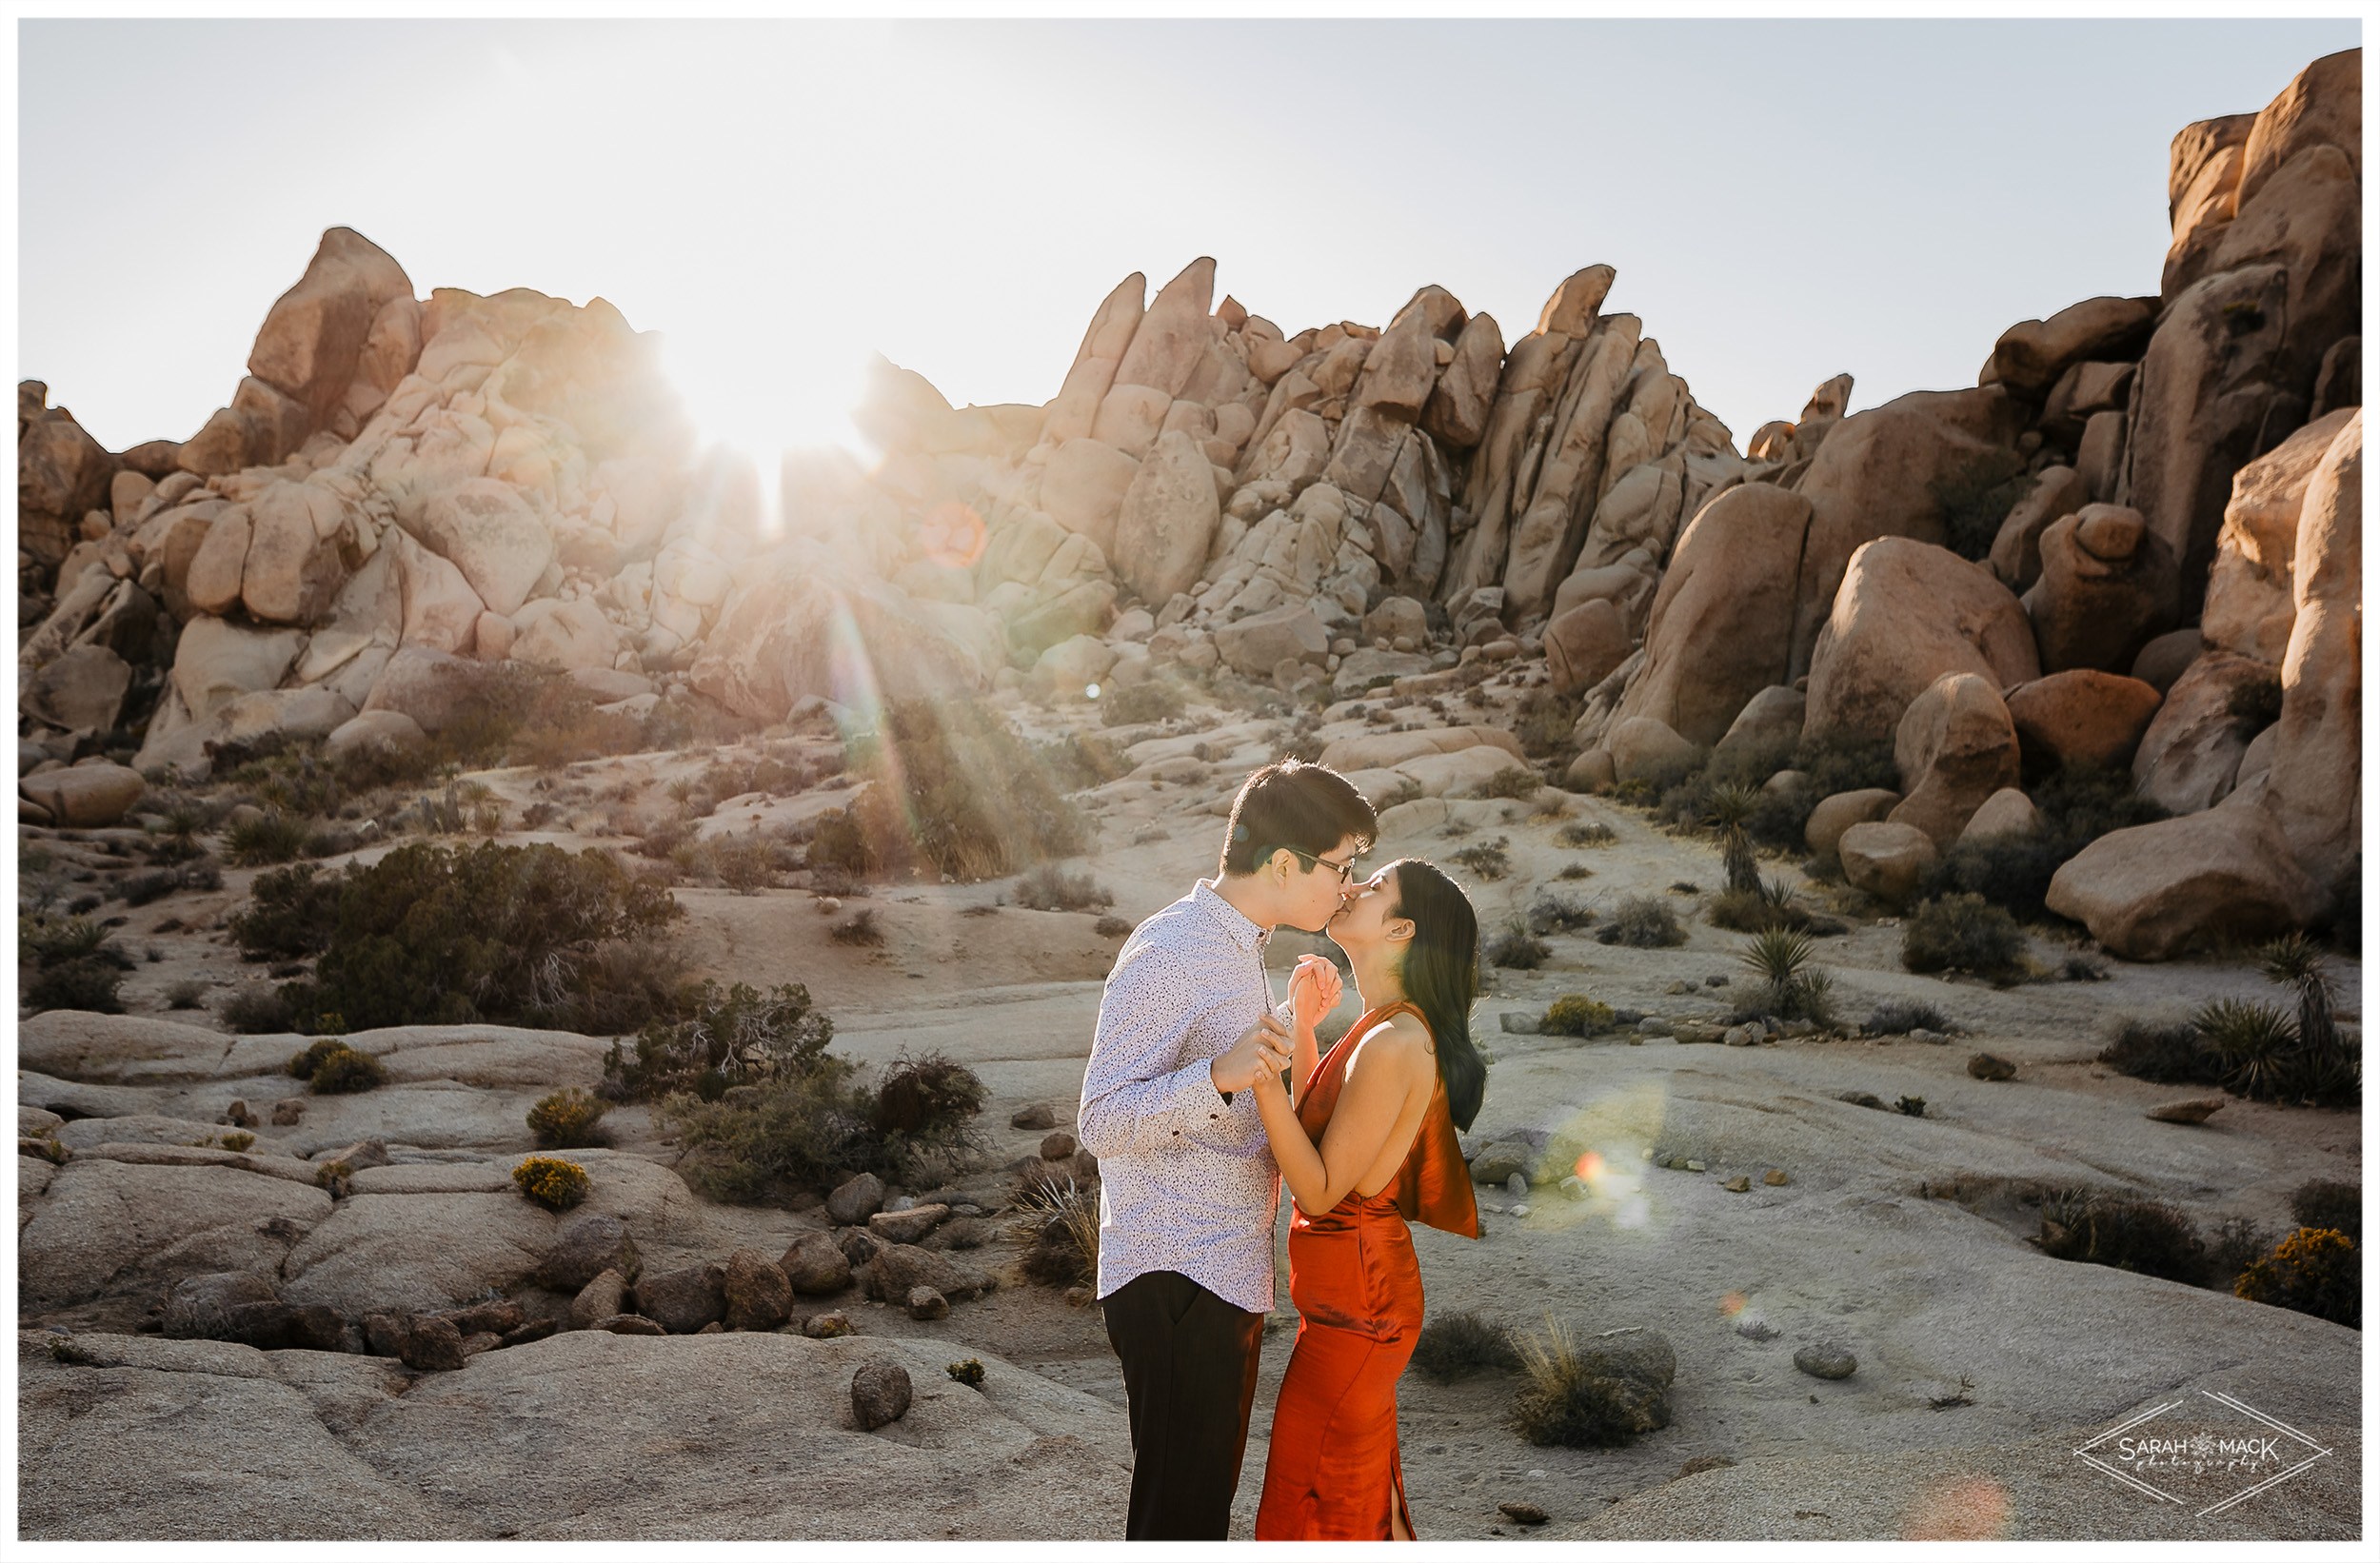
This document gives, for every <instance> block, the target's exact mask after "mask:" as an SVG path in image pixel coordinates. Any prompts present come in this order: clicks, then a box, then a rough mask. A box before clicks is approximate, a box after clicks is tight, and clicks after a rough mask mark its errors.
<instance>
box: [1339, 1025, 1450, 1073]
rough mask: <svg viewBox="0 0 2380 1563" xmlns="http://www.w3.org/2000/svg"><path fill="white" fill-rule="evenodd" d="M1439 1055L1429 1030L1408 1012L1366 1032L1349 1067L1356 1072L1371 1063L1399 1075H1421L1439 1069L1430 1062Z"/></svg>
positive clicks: (1348, 1061)
mask: <svg viewBox="0 0 2380 1563" xmlns="http://www.w3.org/2000/svg"><path fill="white" fill-rule="evenodd" d="M1437 1051H1438V1049H1437V1044H1436V1043H1434V1042H1433V1041H1432V1040H1431V1038H1430V1028H1429V1026H1428V1025H1427V1024H1426V1023H1424V1022H1423V1020H1422V1019H1421V1018H1420V1017H1419V1016H1418V1015H1416V1014H1414V1013H1413V1012H1412V1011H1410V1010H1407V1011H1403V1012H1401V1013H1399V1014H1396V1015H1392V1016H1390V1017H1389V1018H1388V1019H1385V1020H1382V1021H1381V1022H1380V1023H1379V1024H1378V1025H1376V1026H1374V1027H1373V1028H1372V1029H1371V1030H1369V1031H1367V1032H1365V1033H1364V1034H1363V1039H1362V1041H1361V1042H1360V1043H1359V1045H1358V1047H1357V1049H1356V1051H1355V1054H1354V1056H1353V1057H1352V1058H1349V1059H1348V1060H1347V1064H1348V1068H1349V1069H1350V1070H1353V1069H1355V1068H1357V1067H1359V1065H1361V1064H1362V1063H1363V1062H1365V1061H1366V1060H1367V1059H1368V1060H1369V1061H1370V1062H1371V1063H1372V1064H1373V1066H1374V1067H1375V1068H1382V1069H1387V1070H1392V1071H1395V1072H1398V1073H1400V1074H1420V1073H1424V1072H1426V1071H1428V1070H1430V1069H1433V1068H1435V1067H1436V1065H1435V1064H1433V1063H1432V1062H1431V1059H1432V1058H1433V1056H1434V1055H1435V1054H1436V1053H1437Z"/></svg>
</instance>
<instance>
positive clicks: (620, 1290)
mask: <svg viewBox="0 0 2380 1563" xmlns="http://www.w3.org/2000/svg"><path fill="white" fill-rule="evenodd" d="M627 1299H628V1281H627V1277H626V1276H623V1275H621V1274H620V1272H619V1271H617V1270H606V1271H605V1272H604V1273H603V1274H602V1275H600V1276H596V1277H595V1278H594V1279H593V1280H591V1281H588V1282H587V1283H586V1284H585V1286H583V1287H581V1288H579V1295H578V1296H576V1297H574V1298H572V1299H571V1302H570V1328H572V1329H573V1330H594V1329H600V1328H601V1327H602V1326H601V1325H600V1324H599V1323H598V1322H597V1321H598V1320H601V1319H606V1318H610V1317H613V1316H615V1315H618V1314H620V1313H622V1312H624V1311H625V1308H626V1305H627Z"/></svg>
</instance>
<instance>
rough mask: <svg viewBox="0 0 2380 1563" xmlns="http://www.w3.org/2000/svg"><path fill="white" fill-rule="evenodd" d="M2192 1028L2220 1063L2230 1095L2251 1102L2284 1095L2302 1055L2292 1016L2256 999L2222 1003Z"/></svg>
mask: <svg viewBox="0 0 2380 1563" xmlns="http://www.w3.org/2000/svg"><path fill="white" fill-rule="evenodd" d="M2190 1023H2191V1025H2192V1028H2194V1029H2195V1030H2196V1031H2197V1033H2198V1035H2199V1037H2200V1038H2201V1039H2203V1040H2204V1041H2205V1043H2206V1046H2207V1048H2208V1050H2209V1051H2210V1052H2211V1053H2212V1054H2213V1055H2214V1057H2215V1059H2216V1063H2217V1067H2218V1069H2219V1071H2220V1078H2221V1080H2222V1083H2223V1086H2224V1088H2225V1089H2226V1090H2229V1091H2231V1092H2234V1093H2236V1094H2237V1095H2239V1096H2243V1097H2247V1098H2251V1099H2252V1100H2258V1101H2269V1100H2271V1098H2275V1097H2278V1096H2281V1095H2284V1094H2285V1092H2286V1090H2287V1087H2288V1082H2289V1078H2290V1075H2291V1063H2292V1055H2294V1054H2295V1053H2296V1052H2297V1051H2298V1048H2297V1027H2296V1025H2295V1023H2294V1022H2293V1021H2291V1019H2290V1017H2289V1015H2288V1013H2287V1012H2286V1011H2284V1010H2282V1009H2281V1008H2280V1007H2279V1006H2277V1005H2273V1004H2259V1003H2256V1002H2255V1001H2253V1000H2252V999H2215V1000H2214V1001H2213V1002H2212V1003H2210V1004H2206V1005H2203V1006H2201V1007H2200V1008H2199V1010H2198V1012H2197V1013H2196V1014H2194V1015H2192V1017H2191V1018H2190Z"/></svg>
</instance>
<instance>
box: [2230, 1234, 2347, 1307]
mask: <svg viewBox="0 0 2380 1563" xmlns="http://www.w3.org/2000/svg"><path fill="white" fill-rule="evenodd" d="M2231 1293H2232V1295H2233V1296H2241V1297H2245V1298H2247V1299H2248V1300H2249V1301H2250V1302H2264V1303H2271V1305H2272V1306H2274V1307H2276V1308H2292V1309H2295V1310H2296V1311H2297V1312H2298V1313H2301V1314H2311V1315H2312V1316H2314V1317H2316V1318H2327V1319H2329V1320H2330V1322H2331V1323H2333V1324H2344V1325H2346V1326H2347V1327H2348V1328H2349V1329H2350V1330H2360V1329H2362V1328H2363V1327H2364V1279H2363V1265H2362V1262H2361V1258H2360V1256H2358V1255H2357V1254H2356V1252H2355V1242H2354V1239H2352V1238H2350V1237H2348V1236H2347V1235H2346V1234H2345V1233H2343V1232H2330V1231H2325V1230H2322V1229H2320V1228H2315V1227H2299V1228H2298V1229H2297V1230H2296V1231H2295V1232H2292V1233H2291V1234H2290V1235H2289V1236H2288V1237H2284V1238H2282V1239H2281V1241H2280V1244H2279V1246H2277V1247H2276V1248H2274V1249H2273V1251H2272V1252H2271V1254H2270V1255H2268V1256H2265V1257H2264V1258H2261V1259H2258V1260H2257V1261H2256V1262H2255V1263H2253V1264H2251V1265H2250V1266H2249V1267H2248V1268H2247V1269H2246V1270H2244V1271H2242V1272H2241V1273H2240V1276H2239V1279H2238V1280H2237V1281H2236V1282H2235V1283H2234V1284H2233V1285H2232V1288H2231Z"/></svg>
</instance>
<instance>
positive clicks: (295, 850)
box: [223, 809, 314, 868]
mask: <svg viewBox="0 0 2380 1563" xmlns="http://www.w3.org/2000/svg"><path fill="white" fill-rule="evenodd" d="M313 829H314V827H313V824H312V823H311V822H310V821H307V820H305V819H302V818H300V817H299V816H296V815H291V814H284V813H282V812H281V811H280V810H279V809H267V810H266V811H265V812H264V815H263V817H262V818H261V819H255V820H243V821H240V822H239V823H238V824H236V825H233V826H232V827H231V828H230V829H229V830H228V831H227V832H226V833H225V835H224V839H223V842H224V853H225V855H226V856H227V857H228V858H229V859H230V860H231V861H233V862H235V863H238V864H239V865H240V866H241V867H243V868H253V867H255V866H256V865H258V864H259V863H286V862H288V861H289V860H290V859H292V858H295V857H298V856H300V855H301V854H303V853H304V852H305V851H306V842H307V837H308V836H310V835H311V834H312V833H313Z"/></svg>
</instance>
